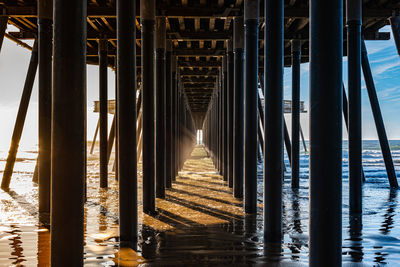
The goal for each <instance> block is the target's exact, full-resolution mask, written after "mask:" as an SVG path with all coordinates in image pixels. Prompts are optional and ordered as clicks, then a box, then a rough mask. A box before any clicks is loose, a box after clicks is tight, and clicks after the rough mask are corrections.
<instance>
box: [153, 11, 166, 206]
mask: <svg viewBox="0 0 400 267" xmlns="http://www.w3.org/2000/svg"><path fill="white" fill-rule="evenodd" d="M165 22H166V21H165V17H157V20H156V41H155V43H156V67H155V71H156V73H155V79H156V81H155V82H156V84H155V87H156V97H155V98H156V101H155V103H156V106H155V109H156V151H157V153H156V154H155V156H156V164H155V168H156V172H155V175H156V197H158V198H165V181H166V153H165V151H166V142H165V141H166V140H165V136H166V135H165V124H166V121H165V115H166V108H165V106H166V101H165V98H166V97H165V96H166V90H165V89H166V82H165V76H166V70H165V53H166V50H165V47H166V41H165V38H166V28H165V27H166V26H165Z"/></svg>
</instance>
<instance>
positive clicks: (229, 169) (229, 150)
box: [225, 19, 236, 181]
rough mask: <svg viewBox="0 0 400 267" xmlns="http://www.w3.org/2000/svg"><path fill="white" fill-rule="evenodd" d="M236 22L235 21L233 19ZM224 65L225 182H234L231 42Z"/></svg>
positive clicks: (232, 62)
mask: <svg viewBox="0 0 400 267" xmlns="http://www.w3.org/2000/svg"><path fill="white" fill-rule="evenodd" d="M235 20H236V19H235ZM226 56H227V58H226V64H227V74H228V77H227V78H228V82H227V96H226V99H227V102H228V103H227V110H228V114H227V131H228V133H227V141H226V142H227V170H226V172H227V173H226V176H225V181H233V180H234V173H233V169H234V166H235V165H234V134H233V131H234V127H233V126H234V112H235V109H234V83H233V81H234V77H235V76H234V58H233V57H234V56H233V43H232V40H228V52H227V55H226Z"/></svg>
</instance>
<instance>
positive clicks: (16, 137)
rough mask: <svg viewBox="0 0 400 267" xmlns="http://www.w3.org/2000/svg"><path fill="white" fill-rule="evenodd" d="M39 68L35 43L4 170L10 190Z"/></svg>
mask: <svg viewBox="0 0 400 267" xmlns="http://www.w3.org/2000/svg"><path fill="white" fill-rule="evenodd" d="M37 66H38V52H37V42H36V41H35V44H34V47H33V50H32V54H31V59H30V62H29V67H28V72H27V74H26V78H25V84H24V89H23V90H22V96H21V101H20V103H19V108H18V113H17V118H16V120H15V125H14V130H13V134H12V137H11V145H10V150H9V151H8V156H7V161H6V166H5V168H4V173H3V180H2V181H1V188H2V189H4V190H8V189H9V187H10V182H11V176H12V173H13V170H14V164H15V159H16V157H17V152H18V147H19V141H20V140H21V135H22V130H23V128H24V124H25V118H26V113H27V111H28V106H29V101H30V99H31V95H32V87H33V83H34V81H35V76H36V71H37Z"/></svg>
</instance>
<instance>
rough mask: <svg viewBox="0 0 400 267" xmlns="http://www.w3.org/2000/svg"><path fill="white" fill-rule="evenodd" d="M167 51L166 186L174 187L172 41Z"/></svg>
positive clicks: (168, 44) (168, 42)
mask: <svg viewBox="0 0 400 267" xmlns="http://www.w3.org/2000/svg"><path fill="white" fill-rule="evenodd" d="M166 45H167V53H166V58H165V66H166V68H165V70H166V73H165V74H166V76H165V109H166V111H165V145H166V146H165V155H166V158H165V175H166V177H165V187H166V188H171V187H172V177H173V167H172V164H173V159H172V158H173V155H174V154H173V145H172V144H173V142H172V140H173V137H172V134H173V128H172V127H173V120H172V88H173V87H172V69H171V67H172V66H171V57H172V41H171V40H167V43H166Z"/></svg>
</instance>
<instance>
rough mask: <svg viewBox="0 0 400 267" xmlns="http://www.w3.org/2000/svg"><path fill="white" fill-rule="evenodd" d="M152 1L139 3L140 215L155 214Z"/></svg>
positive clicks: (153, 19) (153, 22)
mask: <svg viewBox="0 0 400 267" xmlns="http://www.w3.org/2000/svg"><path fill="white" fill-rule="evenodd" d="M155 6H156V1H155V0H140V24H141V28H142V58H141V59H142V97H143V101H142V110H143V113H142V114H143V115H142V116H143V119H142V123H143V153H142V155H143V156H142V159H143V211H144V212H145V213H154V212H155V186H154V183H155V154H154V151H155V141H154V140H155V138H154V137H155V136H154V128H155V127H154V118H155V114H154V95H155V88H154V55H155V53H154V52H155V51H154V30H155V8H156V7H155Z"/></svg>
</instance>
